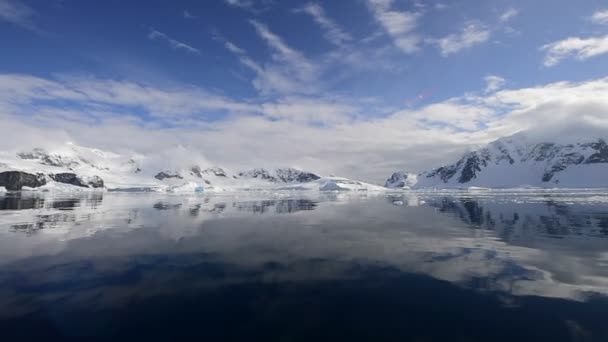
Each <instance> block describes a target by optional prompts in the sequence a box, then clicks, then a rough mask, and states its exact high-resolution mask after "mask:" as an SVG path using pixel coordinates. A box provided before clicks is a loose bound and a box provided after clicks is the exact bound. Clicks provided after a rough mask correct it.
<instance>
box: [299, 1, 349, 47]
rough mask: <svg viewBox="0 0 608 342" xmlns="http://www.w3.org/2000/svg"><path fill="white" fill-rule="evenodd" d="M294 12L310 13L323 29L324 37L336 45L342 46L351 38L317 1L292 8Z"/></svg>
mask: <svg viewBox="0 0 608 342" xmlns="http://www.w3.org/2000/svg"><path fill="white" fill-rule="evenodd" d="M294 11H295V12H296V13H306V14H308V15H310V16H311V17H312V18H313V19H314V21H315V22H316V23H317V24H318V25H319V26H320V27H321V28H322V29H323V30H325V32H324V37H325V39H327V40H328V41H330V42H331V43H333V44H335V45H337V46H343V45H344V44H345V43H347V42H349V41H351V40H352V37H351V36H350V34H348V33H346V32H344V30H343V29H342V28H341V27H340V26H338V24H336V23H335V22H334V21H333V20H332V19H331V18H329V17H328V16H327V14H326V13H325V10H324V9H323V7H321V5H319V4H317V3H312V2H310V3H307V4H306V5H304V6H303V7H300V8H297V9H295V10H294Z"/></svg>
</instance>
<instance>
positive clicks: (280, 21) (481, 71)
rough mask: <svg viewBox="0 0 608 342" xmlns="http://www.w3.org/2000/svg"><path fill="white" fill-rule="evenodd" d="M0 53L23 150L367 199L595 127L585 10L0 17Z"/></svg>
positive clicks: (590, 34)
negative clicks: (310, 178)
mask: <svg viewBox="0 0 608 342" xmlns="http://www.w3.org/2000/svg"><path fill="white" fill-rule="evenodd" d="M0 42H2V43H3V46H4V47H5V48H4V51H3V53H2V54H0V88H1V89H0V90H3V92H4V95H2V96H0V110H1V112H0V118H1V119H2V120H3V122H4V125H3V126H4V127H6V129H7V130H8V128H9V127H10V129H11V131H14V129H13V128H15V127H19V128H20V130H22V131H23V130H28V132H31V135H27V134H26V136H28V137H30V142H31V143H36V144H47V143H50V141H53V142H60V141H62V140H66V139H69V140H75V141H77V142H80V143H82V144H94V145H99V146H101V147H104V148H108V149H119V150H123V149H131V150H136V151H140V152H142V153H149V152H150V151H153V150H155V149H158V148H159V147H158V146H156V145H155V143H157V142H158V137H162V139H164V142H165V145H171V146H173V145H183V146H188V148H191V149H193V150H196V151H197V152H200V153H202V154H203V155H204V156H205V159H206V160H209V162H210V163H213V164H222V165H224V164H226V165H230V166H234V167H238V166H239V165H240V164H267V165H281V166H296V167H302V168H310V169H315V170H319V169H320V172H326V173H342V174H346V175H349V176H353V177H354V176H357V177H361V178H365V179H368V180H375V181H380V179H381V178H382V177H383V175H384V174H385V173H388V172H389V171H390V170H396V169H412V170H415V171H419V170H421V169H424V168H427V167H430V166H436V165H434V164H435V163H440V162H446V161H449V160H446V159H447V158H448V156H449V155H450V153H453V152H456V151H463V150H465V149H467V148H470V145H471V144H478V143H484V142H487V141H489V140H492V139H495V138H497V137H500V136H502V135H507V134H512V133H515V132H517V131H520V130H526V129H534V128H537V127H539V125H542V124H544V120H545V119H546V116H547V115H549V116H550V117H551V118H561V119H560V120H558V121H559V122H560V123H562V124H561V126H564V125H566V124H567V123H570V122H571V121H572V120H578V119H579V118H580V117H579V116H580V112H579V109H580V108H593V110H589V113H590V114H588V115H591V118H590V119H589V122H588V123H589V125H588V126H589V127H597V125H598V121H597V120H600V123H601V124H604V123H605V122H606V114H604V113H606V112H605V111H604V108H603V107H602V106H603V105H604V102H602V101H604V100H603V98H605V97H606V96H605V95H608V94H606V93H605V92H604V90H605V88H604V85H605V83H606V81H605V80H604V77H605V76H606V71H607V68H608V59H607V58H606V57H607V56H608V5H607V4H606V3H605V2H603V1H599V0H598V1H592V0H588V1H566V0H551V1H550V0H543V1H513V0H511V1H509V0H504V1H502V0H496V1H479V0H477V1H473V0H462V1H423V0H418V1H406V0H353V1H324V2H320V1H318V2H308V1H276V0H275V1H273V0H209V1H170V2H169V1H146V2H145V3H144V2H141V1H76V0H63V1H59V0H57V1H53V0H49V1H25V0H0ZM560 82H561V83H560ZM563 82H567V84H564V83H563ZM575 95H576V96H575ZM566 96H569V98H566ZM547 101H551V102H547ZM558 102H560V103H558ZM548 105H550V106H552V108H553V107H555V108H558V109H556V112H552V114H548V113H547V112H546V111H544V110H539V108H541V109H542V108H545V107H544V106H548ZM581 106H582V107H581ZM522 113H524V114H522ZM585 120H586V119H584V120H583V121H585ZM558 126H560V125H558ZM556 129H557V128H556ZM582 130H583V131H584V129H582ZM95 131H100V132H114V133H109V134H99V136H98V137H95V138H92V137H91V136H92V135H94V134H93V133H89V132H95ZM41 132H42V133H41ZM85 132H87V133H85ZM6 134H10V132H8V131H7V132H6ZM41 135H44V136H49V137H48V140H41V139H42V138H40V136H41ZM134 136H142V137H148V138H141V139H139V141H140V143H138V142H134V141H132V140H133V139H132V137H134ZM33 137H36V138H33ZM45 139H46V138H45ZM144 142H145V143H144ZM303 145H307V147H306V148H304V147H303ZM11 147H12V146H3V148H11ZM247 147H250V148H252V149H253V150H250V149H249V148H247ZM437 150H441V151H442V152H440V153H432V154H431V155H429V151H437ZM361 165H373V166H368V169H369V170H368V171H361V170H360V169H361Z"/></svg>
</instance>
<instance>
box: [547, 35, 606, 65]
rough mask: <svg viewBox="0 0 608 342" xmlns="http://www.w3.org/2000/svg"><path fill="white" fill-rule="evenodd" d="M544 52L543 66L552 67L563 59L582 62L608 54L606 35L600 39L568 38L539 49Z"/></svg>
mask: <svg viewBox="0 0 608 342" xmlns="http://www.w3.org/2000/svg"><path fill="white" fill-rule="evenodd" d="M541 50H542V51H545V52H546V54H545V59H544V65H545V66H546V67H552V66H555V65H557V64H559V63H560V62H561V61H562V60H563V59H565V58H570V57H573V58H575V59H577V60H579V61H584V60H586V59H589V58H591V57H595V56H599V55H603V54H605V53H608V35H606V36H602V37H592V38H579V37H570V38H566V39H563V40H559V41H556V42H553V43H550V44H546V45H544V46H542V47H541Z"/></svg>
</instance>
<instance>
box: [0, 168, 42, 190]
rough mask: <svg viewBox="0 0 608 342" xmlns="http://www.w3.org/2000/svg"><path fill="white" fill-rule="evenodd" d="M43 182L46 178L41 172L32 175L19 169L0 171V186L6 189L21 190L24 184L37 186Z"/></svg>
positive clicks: (32, 186)
mask: <svg viewBox="0 0 608 342" xmlns="http://www.w3.org/2000/svg"><path fill="white" fill-rule="evenodd" d="M45 184H46V179H45V178H44V175H43V174H41V173H39V174H35V175H34V174H31V173H27V172H21V171H6V172H0V186H3V187H5V188H6V190H11V191H15V190H21V188H22V187H24V186H28V187H30V188H37V187H39V186H43V185H45Z"/></svg>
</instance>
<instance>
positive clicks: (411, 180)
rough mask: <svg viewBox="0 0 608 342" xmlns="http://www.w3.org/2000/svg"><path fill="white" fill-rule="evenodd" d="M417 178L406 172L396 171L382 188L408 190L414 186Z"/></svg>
mask: <svg viewBox="0 0 608 342" xmlns="http://www.w3.org/2000/svg"><path fill="white" fill-rule="evenodd" d="M417 182H418V176H417V175H416V174H414V173H410V172H407V171H398V172H395V173H393V174H392V175H391V177H390V178H389V179H387V180H386V182H385V183H384V186H385V187H387V188H390V189H409V188H411V187H413V186H414V185H416V183H417Z"/></svg>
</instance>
